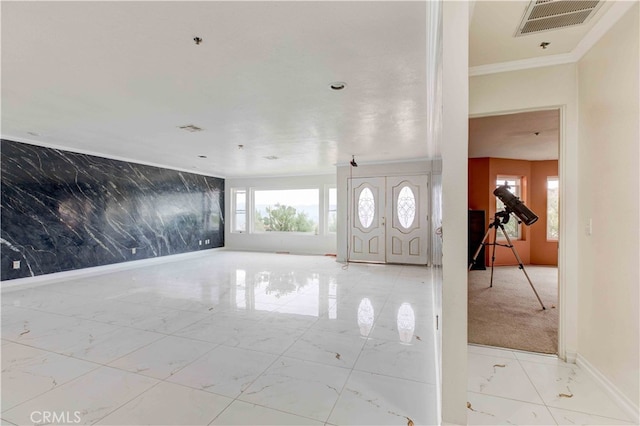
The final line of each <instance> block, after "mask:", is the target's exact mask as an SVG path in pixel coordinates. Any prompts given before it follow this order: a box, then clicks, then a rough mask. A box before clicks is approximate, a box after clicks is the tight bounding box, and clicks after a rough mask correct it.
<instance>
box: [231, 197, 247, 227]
mask: <svg viewBox="0 0 640 426" xmlns="http://www.w3.org/2000/svg"><path fill="white" fill-rule="evenodd" d="M231 196H232V197H233V200H232V206H233V216H232V217H233V220H232V223H231V226H232V228H231V232H246V230H247V191H246V190H244V189H232V190H231Z"/></svg>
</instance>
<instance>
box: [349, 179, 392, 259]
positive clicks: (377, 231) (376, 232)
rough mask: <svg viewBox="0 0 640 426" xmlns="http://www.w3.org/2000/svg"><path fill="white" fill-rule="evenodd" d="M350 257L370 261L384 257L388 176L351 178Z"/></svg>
mask: <svg viewBox="0 0 640 426" xmlns="http://www.w3.org/2000/svg"><path fill="white" fill-rule="evenodd" d="M351 188H352V189H351V191H350V193H351V200H350V201H351V206H350V220H351V232H350V238H349V247H348V250H349V258H350V259H351V260H359V261H367V262H384V261H385V254H384V252H385V240H384V235H385V229H384V210H385V178H383V177H377V178H366V179H352V181H351Z"/></svg>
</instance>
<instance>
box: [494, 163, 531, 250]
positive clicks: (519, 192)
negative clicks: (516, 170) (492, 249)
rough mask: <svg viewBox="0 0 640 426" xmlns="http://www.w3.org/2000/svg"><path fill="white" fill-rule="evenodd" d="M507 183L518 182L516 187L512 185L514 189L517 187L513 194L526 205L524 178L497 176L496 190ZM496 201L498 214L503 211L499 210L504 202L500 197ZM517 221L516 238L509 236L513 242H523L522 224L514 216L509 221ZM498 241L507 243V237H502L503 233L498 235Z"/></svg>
mask: <svg viewBox="0 0 640 426" xmlns="http://www.w3.org/2000/svg"><path fill="white" fill-rule="evenodd" d="M505 181H507V182H509V181H514V182H516V184H515V185H511V186H512V187H515V189H516V191H514V192H512V193H513V194H514V195H515V196H516V197H518V198H519V199H520V200H522V202H523V203H524V202H525V200H524V199H523V194H522V192H523V189H524V176H517V175H496V180H495V182H494V183H495V188H498V187H499V186H501V185H504V182H505ZM495 199H496V204H495V209H496V210H495V211H496V213H497V212H498V211H500V210H502V209H501V208H499V204H501V203H502V201H500V199H499V198H498V197H495ZM512 220H515V221H516V222H515V223H516V236H512V235H509V238H510V239H511V240H512V241H521V240H524V234H523V229H522V223H520V222H519V221H518V220H517V218H515V217H513V215H511V217H510V218H509V221H512ZM505 231H506V230H505ZM497 239H498V240H502V241H506V240H507V239H506V237H505V236H504V235H502V233H500V232H499V233H498V234H497Z"/></svg>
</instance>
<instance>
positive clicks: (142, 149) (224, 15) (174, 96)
mask: <svg viewBox="0 0 640 426" xmlns="http://www.w3.org/2000/svg"><path fill="white" fill-rule="evenodd" d="M426 13H427V11H426V5H425V3H423V2H2V107H3V108H2V135H3V137H5V138H13V139H15V140H19V141H25V142H33V143H36V144H46V145H50V146H56V147H64V148H67V149H70V150H74V151H79V152H86V153H97V154H102V155H104V156H108V157H112V158H122V159H129V160H133V161H139V162H144V163H150V164H157V165H163V166H168V167H173V168H179V169H185V170H190V171H194V172H198V173H203V174H211V175H215V176H226V177H230V176H248V175H254V176H255V175H265V176H267V175H274V174H278V175H287V174H290V175H296V174H319V173H335V165H336V163H345V164H346V163H348V161H349V160H350V159H351V155H355V156H356V160H358V161H360V162H376V161H387V160H403V159H415V158H420V157H428V156H429V155H430V154H433V152H430V151H429V150H430V149H433V147H429V146H427V143H426V141H427V131H426V129H427V100H426V92H427V90H426V76H427V70H426V66H427V65H426V47H425V45H426ZM194 37H200V38H201V39H202V42H201V43H200V44H196V43H195V42H194ZM336 81H341V82H346V87H345V88H344V89H342V90H339V91H334V90H332V89H331V88H330V85H331V83H333V82H336ZM186 125H193V126H196V127H198V128H201V129H202V130H201V131H197V132H189V131H187V130H185V129H181V128H180V127H181V126H186ZM201 156H205V157H206V158H201ZM274 157H275V158H274Z"/></svg>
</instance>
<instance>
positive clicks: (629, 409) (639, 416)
mask: <svg viewBox="0 0 640 426" xmlns="http://www.w3.org/2000/svg"><path fill="white" fill-rule="evenodd" d="M576 364H577V365H578V367H580V368H581V369H582V370H584V371H585V372H586V373H587V374H588V375H589V376H591V377H592V378H593V379H594V380H595V381H596V382H597V383H598V384H599V385H600V386H602V388H603V390H604V391H605V393H606V394H607V395H608V396H609V397H610V398H611V399H612V400H613V401H614V402H615V403H616V404H618V405H619V406H620V408H621V409H622V410H623V412H624V413H625V414H626V415H627V416H629V420H631V421H633V422H635V423H636V424H640V407H638V405H637V404H636V403H634V402H633V401H632V400H631V399H629V398H628V397H627V396H626V395H625V394H624V393H622V392H621V391H620V389H618V387H617V386H616V385H614V384H613V383H612V382H611V381H610V380H609V379H608V378H607V377H606V376H605V375H604V374H602V373H601V372H600V370H598V369H597V368H596V367H594V366H593V364H591V363H590V362H589V361H587V359H586V358H585V357H583V356H582V355H580V354H578V356H577V358H576Z"/></svg>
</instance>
